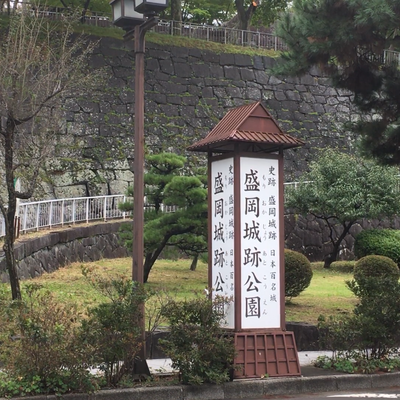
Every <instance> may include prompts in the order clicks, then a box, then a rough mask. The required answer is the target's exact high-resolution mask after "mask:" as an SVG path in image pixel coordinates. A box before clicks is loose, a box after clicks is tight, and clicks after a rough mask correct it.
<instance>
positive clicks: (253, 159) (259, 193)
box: [189, 102, 304, 378]
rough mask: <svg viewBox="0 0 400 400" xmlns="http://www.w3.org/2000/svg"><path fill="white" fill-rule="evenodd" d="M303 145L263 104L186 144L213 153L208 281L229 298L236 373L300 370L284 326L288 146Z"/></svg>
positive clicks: (293, 373)
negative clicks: (284, 179)
mask: <svg viewBox="0 0 400 400" xmlns="http://www.w3.org/2000/svg"><path fill="white" fill-rule="evenodd" d="M303 144H304V143H303V142H302V141H300V140H298V139H296V138H293V137H292V136H290V135H287V134H285V133H284V132H282V130H281V129H280V128H279V126H278V125H277V124H276V122H275V121H274V119H273V118H272V117H271V115H270V114H269V113H268V111H267V110H266V109H265V108H264V106H263V105H262V104H261V103H259V102H258V103H254V104H249V105H244V106H241V107H238V108H236V109H234V110H231V111H229V112H228V114H227V115H226V116H225V117H224V118H223V119H222V120H221V121H220V123H219V124H218V125H217V126H216V127H215V128H214V129H213V130H212V131H211V132H210V133H209V134H208V135H207V137H206V138H205V139H203V140H201V141H199V142H197V143H196V144H194V145H193V146H191V147H190V148H189V150H195V151H207V152H208V165H209V183H208V187H209V192H208V193H209V230H208V232H209V258H208V259H209V279H208V280H209V286H210V288H211V289H212V291H211V293H212V296H214V297H215V296H224V297H225V298H226V299H227V305H226V306H225V309H224V316H225V321H224V324H223V327H224V328H226V329H227V332H229V333H230V334H231V335H232V336H233V337H234V341H235V347H236V351H237V356H236V358H235V365H236V367H237V368H236V369H235V372H234V375H235V377H236V378H248V377H260V376H262V375H265V374H268V375H269V376H298V375H300V365H299V360H298V356H297V350H296V343H295V340H294V335H293V332H287V331H286V327H285V282H284V254H283V253H284V251H283V249H284V234H283V150H284V149H286V148H292V147H298V146H301V145H303Z"/></svg>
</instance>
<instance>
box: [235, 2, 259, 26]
mask: <svg viewBox="0 0 400 400" xmlns="http://www.w3.org/2000/svg"><path fill="white" fill-rule="evenodd" d="M258 4H259V0H255V1H252V2H251V3H250V5H249V7H248V8H247V10H246V9H245V8H244V0H235V6H236V11H237V15H238V18H239V27H238V28H239V29H242V30H244V31H246V30H247V29H248V27H249V22H250V20H251V17H252V16H253V13H254V11H255V10H256V8H257V5H258Z"/></svg>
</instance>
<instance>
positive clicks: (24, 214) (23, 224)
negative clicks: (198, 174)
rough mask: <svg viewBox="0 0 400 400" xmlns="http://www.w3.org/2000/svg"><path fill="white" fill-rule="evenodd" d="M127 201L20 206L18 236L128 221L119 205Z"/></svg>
mask: <svg viewBox="0 0 400 400" xmlns="http://www.w3.org/2000/svg"><path fill="white" fill-rule="evenodd" d="M127 200H128V197H127V196H125V195H122V194H117V195H112V196H95V197H75V198H69V199H56V200H42V201H33V202H28V203H19V205H18V206H17V213H16V216H17V217H16V220H17V226H18V228H17V229H18V231H19V233H26V232H30V231H38V230H40V229H43V228H48V229H51V228H52V227H55V226H63V225H66V224H75V223H79V222H85V223H88V222H90V221H96V220H97V221H99V220H103V221H107V220H109V219H114V218H126V217H127V216H129V215H130V213H129V212H124V211H121V210H120V209H119V205H120V204H122V203H124V202H125V201H127ZM160 209H161V211H162V212H174V211H176V209H177V208H176V207H175V206H166V205H164V204H162V205H161V207H160ZM151 210H154V206H153V205H151V204H148V203H147V201H146V200H145V211H151ZM4 235H5V224H4V218H3V216H2V215H1V214H0V237H3V236H4Z"/></svg>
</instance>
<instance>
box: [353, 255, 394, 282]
mask: <svg viewBox="0 0 400 400" xmlns="http://www.w3.org/2000/svg"><path fill="white" fill-rule="evenodd" d="M399 277H400V271H399V267H398V266H397V264H396V263H395V262H394V261H393V260H392V259H390V258H389V257H385V256H376V255H371V256H365V257H363V258H361V259H360V260H358V261H357V262H356V264H355V266H354V279H355V281H356V282H357V283H358V284H360V282H362V281H365V280H366V279H370V278H384V279H391V280H393V281H395V282H397V281H398V280H399Z"/></svg>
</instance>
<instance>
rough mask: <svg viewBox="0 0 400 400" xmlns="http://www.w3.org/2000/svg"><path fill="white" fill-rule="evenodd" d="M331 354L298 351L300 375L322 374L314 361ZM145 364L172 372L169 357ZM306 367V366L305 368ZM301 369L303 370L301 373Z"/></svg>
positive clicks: (154, 369) (153, 369)
mask: <svg viewBox="0 0 400 400" xmlns="http://www.w3.org/2000/svg"><path fill="white" fill-rule="evenodd" d="M325 355H326V356H331V355H332V352H331V351H299V352H298V356H299V361H300V367H301V369H302V375H303V376H309V374H310V373H311V371H313V368H314V369H315V370H316V371H315V372H314V375H315V374H318V371H319V373H320V374H321V375H324V371H323V370H321V369H320V368H315V367H313V363H314V361H315V360H316V359H317V358H318V357H319V356H325ZM147 365H148V367H149V369H150V372H151V373H152V374H154V375H158V374H168V373H172V372H174V371H173V369H172V367H171V360H170V359H169V358H158V359H153V360H147ZM305 367H307V368H305ZM303 369H304V370H305V371H304V372H306V373H303Z"/></svg>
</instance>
